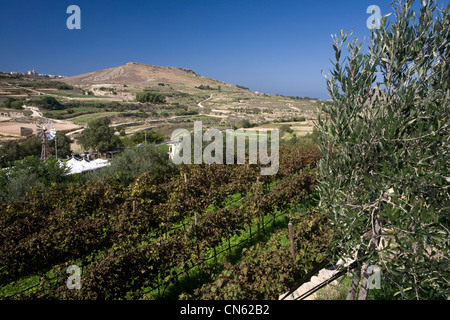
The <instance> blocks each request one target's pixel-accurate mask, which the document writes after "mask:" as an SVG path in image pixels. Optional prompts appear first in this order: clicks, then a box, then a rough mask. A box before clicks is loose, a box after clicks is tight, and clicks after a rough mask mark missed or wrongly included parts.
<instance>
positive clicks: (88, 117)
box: [71, 112, 120, 124]
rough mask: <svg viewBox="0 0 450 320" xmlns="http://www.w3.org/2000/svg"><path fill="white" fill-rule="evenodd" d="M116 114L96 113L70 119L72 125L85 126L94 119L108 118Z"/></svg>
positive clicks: (116, 113)
mask: <svg viewBox="0 0 450 320" xmlns="http://www.w3.org/2000/svg"><path fill="white" fill-rule="evenodd" d="M118 114H120V112H97V113H92V114H85V115H82V116H78V117H75V118H73V119H71V121H72V122H74V123H77V124H87V123H88V122H90V121H92V120H95V119H99V118H103V117H109V116H115V115H118Z"/></svg>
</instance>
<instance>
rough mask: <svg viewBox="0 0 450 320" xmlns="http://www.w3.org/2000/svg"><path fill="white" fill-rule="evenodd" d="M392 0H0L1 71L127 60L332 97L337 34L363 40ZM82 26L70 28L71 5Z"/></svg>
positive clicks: (83, 67) (76, 69) (72, 70)
mask: <svg viewBox="0 0 450 320" xmlns="http://www.w3.org/2000/svg"><path fill="white" fill-rule="evenodd" d="M390 3H391V1H390V0H388V1H386V0H348V1H347V0H345V1H323V0H316V1H302V0H295V1H286V0H278V1H275V0H189V1H188V0H146V1H134V0H128V1H119V0H102V1H96V0H89V1H84V0H71V1H65V0H58V1H54V0H53V1H36V0H35V1H31V0H28V1H27V0H21V1H13V0H0V43H1V44H2V46H1V48H0V71H3V72H10V71H22V72H26V71H27V70H31V69H36V71H37V72H39V73H47V74H61V75H65V76H73V75H77V74H81V73H86V72H91V71H95V70H99V69H105V68H111V67H116V66H119V65H123V64H125V63H127V62H139V63H145V64H152V65H160V66H172V67H182V68H189V69H192V70H194V71H195V72H196V73H198V74H200V75H203V76H207V77H211V78H214V79H216V80H221V81H225V82H228V83H231V84H239V85H243V86H246V87H249V88H250V89H251V90H255V91H260V92H265V93H272V94H276V93H278V94H284V95H295V96H309V97H318V98H322V99H327V98H328V95H327V91H326V82H325V79H324V77H323V76H322V74H321V70H324V71H325V73H328V71H329V70H330V68H331V67H332V65H331V62H330V58H332V57H333V56H334V54H333V50H332V39H331V34H335V33H338V32H339V31H340V30H341V29H344V30H345V31H348V32H350V30H354V35H355V36H357V37H358V38H360V39H363V38H364V37H366V38H369V37H370V30H369V29H368V28H367V26H366V21H367V19H368V18H369V16H370V15H369V14H367V13H366V9H367V8H368V6H370V5H378V6H379V7H380V8H381V13H382V14H383V15H384V14H386V13H388V12H391V11H392V8H391V6H390ZM72 4H75V5H78V6H79V7H80V9H81V30H69V29H68V28H67V27H66V20H67V18H68V17H69V16H70V15H69V14H67V13H66V9H67V7H68V6H69V5H72Z"/></svg>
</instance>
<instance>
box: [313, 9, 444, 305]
mask: <svg viewBox="0 0 450 320" xmlns="http://www.w3.org/2000/svg"><path fill="white" fill-rule="evenodd" d="M413 3H414V1H410V0H407V1H398V2H396V3H394V2H392V4H391V5H392V8H393V9H394V13H395V14H394V15H393V16H392V17H391V18H389V21H388V17H387V16H385V17H383V18H382V21H381V27H380V28H379V29H373V30H372V31H371V37H370V40H369V43H368V49H367V50H366V51H367V52H364V50H363V43H362V42H359V41H358V39H354V40H353V41H349V35H348V34H346V33H345V32H344V31H341V32H340V35H335V36H333V48H334V51H335V62H333V68H332V70H331V71H330V72H331V73H330V75H329V76H325V77H326V82H327V88H328V92H329V95H330V96H331V98H332V100H333V103H331V104H326V105H325V104H323V105H322V106H321V108H320V112H319V116H318V119H317V123H316V124H317V128H318V130H319V139H320V150H321V153H322V159H321V161H320V163H319V172H320V181H319V192H320V196H321V199H320V203H319V206H320V208H321V209H322V210H323V211H325V212H327V213H328V216H329V220H330V223H331V225H332V230H333V233H334V241H333V253H334V257H335V258H342V257H348V258H352V259H353V258H356V261H357V262H358V264H359V267H358V269H357V271H358V272H355V276H356V278H355V279H356V280H359V277H358V275H359V274H360V275H361V277H360V278H361V279H362V281H361V282H360V283H361V287H360V299H365V298H367V292H368V287H369V286H368V285H367V283H365V281H367V280H368V276H369V275H368V273H367V272H365V271H366V267H367V266H370V265H372V266H373V265H376V266H378V267H379V268H380V269H381V274H382V277H381V279H382V280H381V285H382V289H383V290H384V291H385V292H386V293H385V294H386V295H388V292H390V293H389V298H401V299H437V298H448V297H449V296H450V289H449V288H450V285H449V279H450V276H449V275H450V272H449V266H448V259H449V250H448V249H449V238H450V237H449V235H450V232H449V229H450V226H449V225H450V223H449V222H450V214H449V209H450V203H449V189H448V187H449V182H450V170H449V152H448V151H449V118H448V116H449V101H450V68H449V59H450V58H449V51H450V47H449V46H450V41H449V39H450V34H449V32H450V15H449V8H450V5H447V7H446V8H444V7H443V6H442V5H441V6H438V4H437V3H436V1H434V0H430V1H422V2H421V8H420V10H418V11H417V12H416V11H414V10H413V8H412V7H413ZM345 44H346V47H347V50H348V52H346V54H345V57H344V58H341V55H342V48H345V46H344V45H345ZM355 279H354V280H355ZM350 298H352V295H351V294H350Z"/></svg>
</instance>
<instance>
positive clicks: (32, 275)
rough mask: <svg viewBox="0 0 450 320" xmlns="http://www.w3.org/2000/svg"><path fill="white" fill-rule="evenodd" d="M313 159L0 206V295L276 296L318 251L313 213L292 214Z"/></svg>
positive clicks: (309, 152)
mask: <svg viewBox="0 0 450 320" xmlns="http://www.w3.org/2000/svg"><path fill="white" fill-rule="evenodd" d="M319 158H320V153H319V151H318V149H317V148H316V147H314V146H306V147H298V146H297V147H287V146H282V147H281V149H280V169H279V172H278V173H277V174H276V175H273V176H260V167H259V165H189V166H186V165H181V166H180V167H178V168H177V169H176V170H173V171H170V172H167V171H165V172H162V173H159V174H158V173H156V172H147V173H145V174H143V175H141V176H139V177H138V178H137V179H136V180H135V181H134V183H132V184H131V185H129V186H124V185H121V184H119V183H117V182H116V181H115V180H114V179H112V178H111V177H109V178H104V179H102V180H100V181H94V180H93V181H90V182H89V183H85V184H81V185H80V184H73V185H69V186H68V187H67V188H65V189H64V190H61V189H59V188H57V187H50V188H48V189H46V191H45V192H44V193H41V192H33V193H32V194H30V195H29V197H28V199H27V200H23V201H16V202H11V203H8V204H1V215H0V260H1V262H2V263H1V267H0V296H1V297H2V298H9V299H277V297H278V295H279V294H281V293H283V292H285V291H286V290H288V289H289V286H291V285H292V284H293V283H294V282H295V280H298V278H299V277H301V276H302V275H304V274H306V273H307V272H308V271H309V270H310V269H312V268H313V267H314V265H315V264H317V262H319V261H320V260H321V259H322V258H323V257H324V254H325V252H326V250H327V247H328V245H329V241H330V234H329V231H328V230H327V229H326V219H325V217H324V215H323V214H321V213H320V212H315V211H313V210H312V211H311V210H305V209H304V208H305V206H309V203H310V202H311V197H313V192H314V188H315V182H316V170H315V166H316V163H317V162H318V160H319ZM302 208H303V210H302ZM288 222H291V223H293V225H294V233H295V236H294V239H295V248H296V251H295V255H294V256H292V255H291V254H290V251H289V245H290V244H289V240H288V235H287V225H288ZM70 265H77V266H79V267H80V268H81V270H82V271H81V289H79V290H69V289H68V287H67V279H68V277H69V274H68V273H67V272H66V270H67V268H68V267H69V266H70Z"/></svg>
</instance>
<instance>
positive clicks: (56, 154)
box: [55, 134, 58, 159]
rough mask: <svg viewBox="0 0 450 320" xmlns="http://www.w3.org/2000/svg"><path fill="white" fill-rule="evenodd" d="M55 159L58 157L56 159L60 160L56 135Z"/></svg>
mask: <svg viewBox="0 0 450 320" xmlns="http://www.w3.org/2000/svg"><path fill="white" fill-rule="evenodd" d="M55 157H56V159H58V143H57V138H56V134H55Z"/></svg>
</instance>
